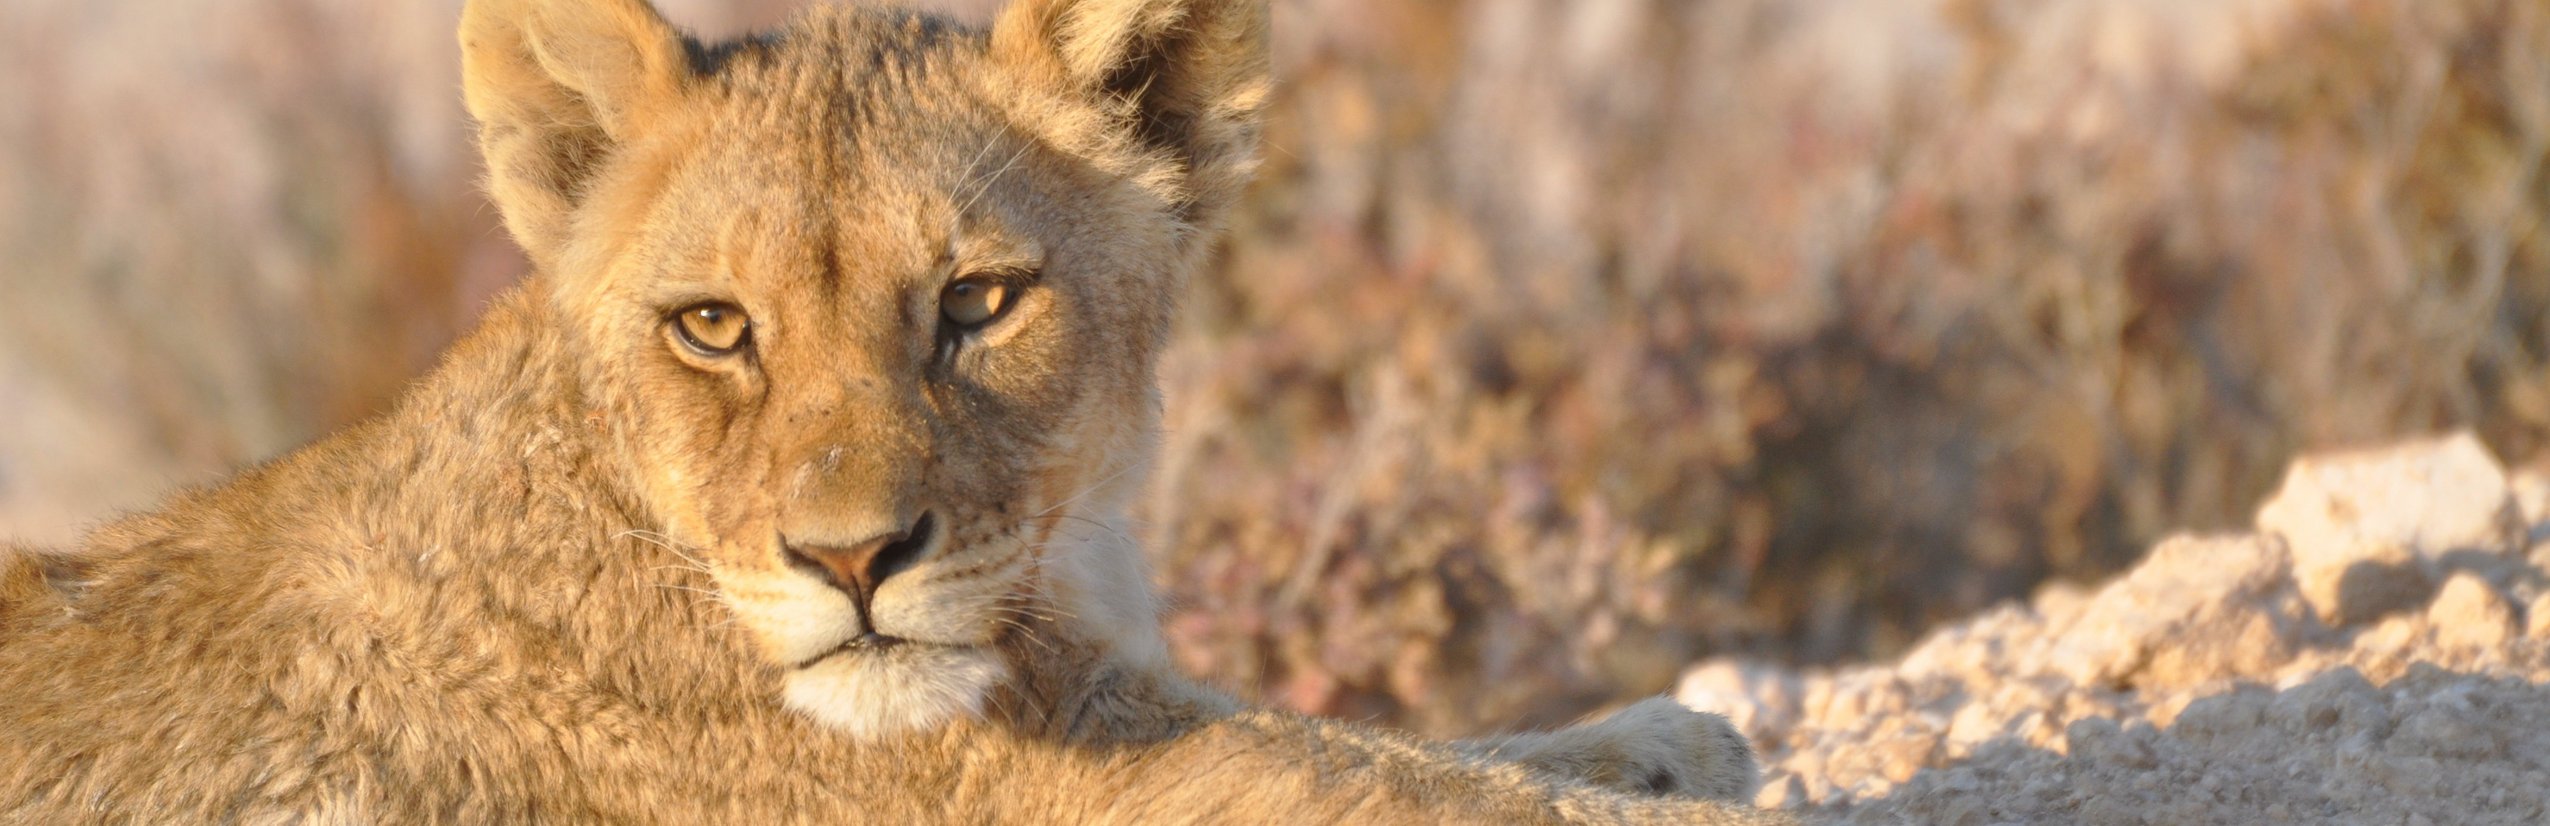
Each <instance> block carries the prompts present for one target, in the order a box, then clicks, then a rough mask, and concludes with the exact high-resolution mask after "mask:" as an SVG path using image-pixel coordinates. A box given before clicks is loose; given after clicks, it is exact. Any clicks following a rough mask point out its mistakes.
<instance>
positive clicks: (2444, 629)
mask: <svg viewBox="0 0 2550 826" xmlns="http://www.w3.org/2000/svg"><path fill="white" fill-rule="evenodd" d="M2426 624H2427V625H2429V626H2431V627H2433V629H2434V632H2435V642H2436V643H2437V644H2439V645H2442V646H2445V647H2447V648H2462V649H2474V650H2491V649H2495V648H2498V647H2501V646H2504V645H2505V644H2506V642H2507V641H2508V640H2511V639H2513V638H2514V636H2515V609H2514V606H2513V605H2511V604H2508V603H2507V601H2506V597H2505V595H2504V594H2500V593H2498V592H2497V587H2496V586H2494V585H2490V584H2488V581H2487V580H2485V579H2481V578H2480V577H2479V576H2478V575H2477V574H2473V573H2470V572H2467V571H2464V572H2460V573H2456V574H2453V577H2452V579H2450V580H2446V581H2445V582H2444V589H2443V590H2442V591H2441V592H2439V593H2437V594H2436V595H2435V604H2433V605H2430V606H2427V608H2426Z"/></svg>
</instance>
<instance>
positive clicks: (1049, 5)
mask: <svg viewBox="0 0 2550 826" xmlns="http://www.w3.org/2000/svg"><path fill="white" fill-rule="evenodd" d="M1266 18H1267V10H1266V0H1015V1H1014V2H1012V3H1011V4H1010V6H1009V8H1008V9H1006V10H1004V11H1002V12H1001V16H1000V18H999V19H998V20H997V21H995V22H994V23H993V27H992V54H993V57H994V59H995V60H998V61H1000V62H1001V63H1003V64H1005V65H1007V66H1010V67H1011V68H1012V69H1013V70H1014V71H1016V72H1018V73H1019V74H1020V75H1022V76H1024V77H1026V78H1030V79H1032V80H1033V81H1040V82H1043V83H1047V84H1052V85H1055V86H1058V87H1060V88H1059V91H1061V92H1062V93H1063V94H1066V95H1072V96H1077V97H1079V98H1081V99H1082V100H1085V101H1087V102H1089V103H1092V104H1095V105H1096V106H1097V107H1098V108H1099V110H1100V111H1102V112H1105V113H1106V114H1107V116H1108V117H1109V118H1111V119H1114V120H1116V121H1118V124H1117V127H1118V128H1122V129H1128V130H1131V132H1132V135H1133V137H1134V138H1135V139H1136V140H1138V141H1140V142H1141V143H1142V144H1143V145H1144V147H1145V148H1146V149H1148V150H1151V151H1154V152H1159V153H1163V154H1164V155H1165V156H1166V159H1167V160H1169V161H1170V162H1172V163H1174V164H1176V165H1177V166H1178V167H1181V168H1180V169H1179V170H1177V171H1178V172H1179V173H1181V174H1180V175H1179V177H1180V178H1182V180H1181V181H1180V182H1179V183H1180V196H1181V199H1182V201H1183V203H1182V204H1181V206H1182V207H1183V211H1184V212H1185V213H1186V218H1187V219H1188V220H1189V221H1190V222H1191V223H1194V224H1196V225H1199V226H1202V227H1204V228H1208V229H1209V228H1211V227H1213V226H1215V225H1217V224H1219V223H1220V221H1221V216H1222V213H1223V212H1224V211H1225V210H1226V209H1227V208H1228V207H1229V206H1230V204H1231V202H1232V201H1235V200H1237V199H1238V197H1239V194H1240V190H1241V189H1243V188H1245V187H1246V186H1247V185H1248V180H1249V175H1250V173H1251V172H1252V171H1253V169H1254V166H1255V163H1256V158H1257V136H1258V122H1259V117H1260V114H1261V112H1262V110H1263V109H1264V108H1265V105H1266V98H1267V95H1268V93H1269V91H1270V88H1269V86H1270V83H1269V78H1268V72H1267V59H1266V54H1267V45H1266V35H1267V33H1266Z"/></svg>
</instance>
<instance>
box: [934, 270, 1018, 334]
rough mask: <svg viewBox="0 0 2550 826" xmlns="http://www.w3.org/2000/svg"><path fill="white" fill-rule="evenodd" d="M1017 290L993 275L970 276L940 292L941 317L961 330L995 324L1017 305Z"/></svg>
mask: <svg viewBox="0 0 2550 826" xmlns="http://www.w3.org/2000/svg"><path fill="white" fill-rule="evenodd" d="M1017 296H1018V288H1017V287H1014V286H1011V285H1010V284H1009V283H1008V282H1007V281H1005V280H1003V279H1001V278H1000V277H999V276H994V275H969V276H966V277H964V278H959V279H956V280H955V281H951V282H948V285H947V287H946V288H945V289H942V290H940V291H939V314H940V315H942V316H945V317H946V318H947V323H949V324H954V325H956V327H957V329H960V330H971V329H974V328H976V327H981V326H983V325H985V324H990V323H992V320H993V319H996V318H1000V317H1001V314H1002V313H1005V312H1008V311H1009V306H1010V305H1011V304H1015V303H1017V302H1016V301H1015V300H1014V299H1016V298H1017Z"/></svg>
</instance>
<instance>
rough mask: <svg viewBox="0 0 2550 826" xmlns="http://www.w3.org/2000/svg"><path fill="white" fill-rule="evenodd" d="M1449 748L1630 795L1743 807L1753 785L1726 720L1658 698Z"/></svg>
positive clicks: (1742, 744)
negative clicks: (1567, 722) (1566, 722)
mask: <svg viewBox="0 0 2550 826" xmlns="http://www.w3.org/2000/svg"><path fill="white" fill-rule="evenodd" d="M1454 745H1455V746H1456V747H1458V748H1460V749H1461V750H1463V751H1465V752H1468V753H1470V754H1473V755H1477V756H1480V757H1484V758H1489V759H1494V760H1504V761H1509V762H1513V763H1518V764H1521V765H1523V766H1526V767H1529V768H1532V769H1535V770H1538V771H1541V772H1543V773H1546V774H1550V775H1555V776H1558V777H1563V778H1569V779H1573V780H1579V781H1583V782H1587V783H1592V784H1595V785H1598V786H1603V787H1605V788H1611V789H1617V790H1620V791H1626V792H1632V793H1637V794H1655V795H1689V796H1694V797H1705V798H1714V799H1719V800H1731V801H1738V802H1749V801H1751V800H1752V799H1753V792H1754V789H1755V788H1756V787H1757V786H1759V785H1760V784H1761V771H1760V769H1759V768H1758V767H1757V766H1756V765H1755V763H1754V759H1753V747H1752V744H1750V743H1748V742H1746V741H1745V739H1744V735H1742V734H1740V733H1738V732H1737V731H1736V730H1735V727H1734V726H1733V725H1730V724H1728V723H1727V720H1726V718H1724V717H1720V716H1718V715H1715V714H1705V713H1702V712H1697V711H1693V710H1691V709H1689V708H1685V707H1683V705H1682V704H1681V703H1677V702H1674V701H1673V700H1672V699H1669V698H1665V697H1653V698H1649V699H1646V700H1642V701H1639V702H1638V703H1636V704H1634V705H1631V706H1630V707H1628V708H1624V709H1621V710H1620V711H1618V712H1616V713H1614V714H1612V715H1611V716H1608V717H1604V718H1603V719H1600V720H1596V721H1593V722H1590V723H1578V724H1576V725H1573V726H1569V727H1567V728H1563V729H1559V730H1557V731H1548V732H1535V733H1529V734H1515V735H1506V736H1501V737H1488V738H1480V739H1475V740H1463V741H1460V742H1458V743H1455V744H1454Z"/></svg>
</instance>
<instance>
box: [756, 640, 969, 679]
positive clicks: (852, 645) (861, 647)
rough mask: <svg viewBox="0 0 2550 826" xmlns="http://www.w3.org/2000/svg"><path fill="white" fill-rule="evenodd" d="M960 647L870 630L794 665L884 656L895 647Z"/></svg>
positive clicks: (802, 665)
mask: <svg viewBox="0 0 2550 826" xmlns="http://www.w3.org/2000/svg"><path fill="white" fill-rule="evenodd" d="M960 647H963V646H954V645H946V644H942V643H934V642H922V641H920V640H914V639H910V638H906V637H897V636H894V635H892V634H879V633H877V632H874V631H870V632H868V633H865V634H861V635H859V636H856V637H851V638H850V639H848V640H844V641H842V643H841V644H840V645H836V646H833V647H832V649H831V650H829V651H825V652H823V653H821V654H816V655H814V656H812V657H807V658H806V660H805V661H804V662H800V663H798V664H797V665H796V667H797V668H798V669H801V670H802V669H807V668H813V667H814V666H815V664H817V663H821V662H823V661H825V660H829V659H832V658H834V657H840V656H856V657H881V656H885V655H886V654H888V653H891V652H893V651H895V650H897V649H936V648H960Z"/></svg>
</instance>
